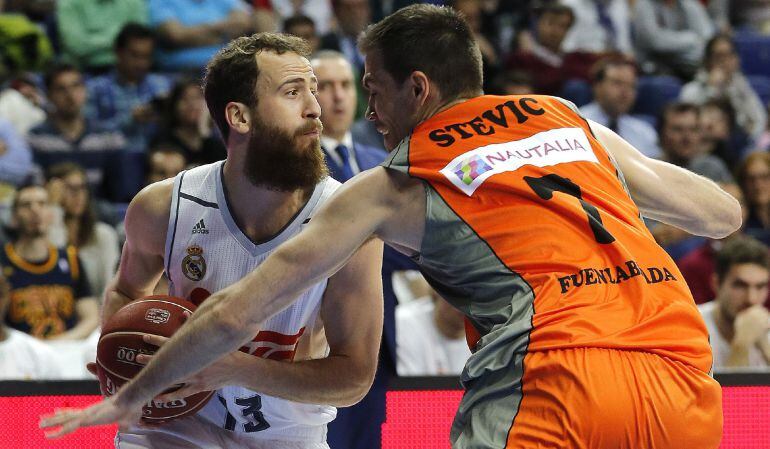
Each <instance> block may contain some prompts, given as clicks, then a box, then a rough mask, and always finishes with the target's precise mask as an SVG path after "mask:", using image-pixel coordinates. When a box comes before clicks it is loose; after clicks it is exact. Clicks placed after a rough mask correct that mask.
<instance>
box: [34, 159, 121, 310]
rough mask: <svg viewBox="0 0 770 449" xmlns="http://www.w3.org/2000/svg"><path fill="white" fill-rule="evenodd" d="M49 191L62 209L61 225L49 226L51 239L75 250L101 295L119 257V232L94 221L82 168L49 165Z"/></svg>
mask: <svg viewBox="0 0 770 449" xmlns="http://www.w3.org/2000/svg"><path fill="white" fill-rule="evenodd" d="M48 178H49V181H48V182H49V191H52V193H53V195H52V196H51V198H52V200H53V202H55V203H57V204H58V205H59V206H60V207H61V210H62V221H61V225H62V226H60V227H58V228H57V227H54V228H53V229H52V235H51V240H52V241H54V243H56V244H58V245H64V244H67V245H72V246H74V247H76V248H77V249H78V252H79V253H80V259H81V261H82V263H83V267H84V271H85V273H86V276H87V278H88V283H89V286H90V287H91V291H92V292H93V295H94V296H96V297H97V298H101V295H102V293H103V292H104V287H105V286H106V285H107V282H109V280H110V279H111V278H112V275H113V274H114V273H115V269H116V268H117V264H118V259H119V256H120V254H119V248H118V235H117V232H115V230H114V229H113V228H112V226H110V225H108V224H106V223H103V222H101V221H98V220H97V218H96V217H97V215H96V211H95V207H94V203H93V199H92V197H91V192H90V190H89V188H88V181H87V179H86V172H85V170H84V169H83V168H82V167H80V166H79V165H77V164H74V163H71V162H64V163H61V164H57V165H54V166H52V167H51V169H50V171H49V176H48Z"/></svg>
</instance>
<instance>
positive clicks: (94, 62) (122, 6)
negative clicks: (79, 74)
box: [56, 0, 147, 72]
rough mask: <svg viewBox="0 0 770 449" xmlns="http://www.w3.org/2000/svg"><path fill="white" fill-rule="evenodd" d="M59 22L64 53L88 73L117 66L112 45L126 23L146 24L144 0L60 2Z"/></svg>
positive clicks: (77, 0)
mask: <svg viewBox="0 0 770 449" xmlns="http://www.w3.org/2000/svg"><path fill="white" fill-rule="evenodd" d="M56 19H57V24H58V27H59V39H60V40H61V47H62V53H63V55H64V57H65V58H66V59H67V60H68V61H69V62H71V63H73V64H76V65H78V66H79V67H82V68H84V69H86V70H88V71H92V72H93V71H98V72H104V71H106V70H108V69H109V67H110V66H112V65H113V64H115V53H114V52H113V42H115V37H116V36H117V35H118V33H119V32H120V30H121V29H122V28H123V26H124V25H125V24H127V23H131V22H135V23H147V4H146V2H145V0H58V1H57V2H56Z"/></svg>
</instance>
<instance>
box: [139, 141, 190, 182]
mask: <svg viewBox="0 0 770 449" xmlns="http://www.w3.org/2000/svg"><path fill="white" fill-rule="evenodd" d="M185 168H187V158H186V157H185V155H184V153H183V152H182V150H180V149H179V148H177V147H175V146H173V145H170V144H160V145H159V146H156V147H154V148H152V149H151V150H150V153H149V154H148V155H147V182H146V184H147V185H150V184H152V183H153V182H158V181H163V180H164V179H168V178H173V177H174V176H176V175H178V174H179V173H180V172H181V171H182V170H184V169H185Z"/></svg>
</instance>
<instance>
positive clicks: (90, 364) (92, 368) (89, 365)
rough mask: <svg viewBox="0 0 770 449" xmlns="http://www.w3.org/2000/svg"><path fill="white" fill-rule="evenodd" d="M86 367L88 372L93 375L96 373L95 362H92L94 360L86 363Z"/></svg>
mask: <svg viewBox="0 0 770 449" xmlns="http://www.w3.org/2000/svg"><path fill="white" fill-rule="evenodd" d="M86 369H87V370H88V372H89V373H91V374H93V375H94V376H97V375H98V373H97V371H96V363H94V362H88V363H86Z"/></svg>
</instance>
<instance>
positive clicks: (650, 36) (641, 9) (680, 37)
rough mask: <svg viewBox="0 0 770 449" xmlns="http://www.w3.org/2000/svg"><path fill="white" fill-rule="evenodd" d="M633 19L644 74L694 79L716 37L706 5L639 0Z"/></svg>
mask: <svg viewBox="0 0 770 449" xmlns="http://www.w3.org/2000/svg"><path fill="white" fill-rule="evenodd" d="M632 17H633V27H634V45H635V47H636V52H637V58H638V59H639V63H640V64H641V67H642V71H643V72H645V73H655V74H666V75H676V76H679V77H681V78H684V79H689V78H691V77H692V76H693V74H694V73H695V71H696V70H697V69H698V65H699V64H700V62H701V58H702V56H703V48H704V46H705V45H706V41H707V40H708V39H710V38H711V36H712V35H713V34H714V25H713V24H712V23H711V19H710V18H709V16H708V13H707V12H706V10H705V8H704V7H703V5H701V4H700V3H699V2H698V1H697V0H636V3H635V5H634V12H633V14H632Z"/></svg>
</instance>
